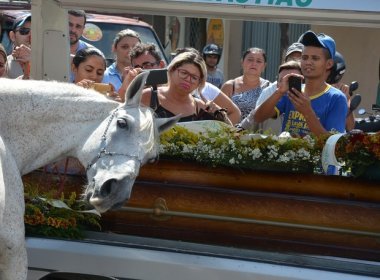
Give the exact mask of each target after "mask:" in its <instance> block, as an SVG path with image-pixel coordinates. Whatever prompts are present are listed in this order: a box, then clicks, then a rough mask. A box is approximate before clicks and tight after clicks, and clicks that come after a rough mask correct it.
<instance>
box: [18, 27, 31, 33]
mask: <svg viewBox="0 0 380 280" xmlns="http://www.w3.org/2000/svg"><path fill="white" fill-rule="evenodd" d="M17 31H18V32H19V33H20V34H21V35H28V34H29V33H30V28H27V27H21V28H19V29H16V32H17Z"/></svg>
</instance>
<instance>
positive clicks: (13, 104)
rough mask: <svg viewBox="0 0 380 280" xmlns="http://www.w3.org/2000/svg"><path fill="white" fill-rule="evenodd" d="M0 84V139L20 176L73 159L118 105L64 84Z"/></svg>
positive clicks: (98, 95)
mask: <svg viewBox="0 0 380 280" xmlns="http://www.w3.org/2000/svg"><path fill="white" fill-rule="evenodd" d="M0 84H1V85H2V87H1V89H0V98H1V102H0V117H1V123H0V134H1V135H2V136H3V138H4V140H5V142H6V143H7V146H8V147H9V148H10V150H11V152H12V154H13V155H14V157H15V159H16V162H17V165H18V167H19V170H20V172H21V173H22V174H25V173H27V172H29V171H32V170H34V169H36V168H38V167H40V166H43V165H45V164H47V163H49V162H51V161H54V160H57V159H59V158H61V157H64V156H67V155H70V156H75V150H76V148H77V147H78V146H80V145H82V143H83V142H84V141H85V140H86V138H87V137H88V136H89V135H90V134H91V132H92V131H93V130H94V129H95V128H96V127H97V126H99V124H100V123H101V122H102V121H103V120H104V119H105V118H106V117H107V116H108V115H109V114H110V111H112V110H113V109H114V108H116V107H117V106H118V103H116V102H113V101H110V100H108V99H106V98H104V97H103V96H101V95H100V94H96V93H93V92H92V91H89V90H86V89H83V88H79V87H77V86H75V85H72V84H68V83H58V82H45V81H27V82H21V81H16V82H14V81H13V80H9V81H5V82H4V80H0ZM3 85H4V86H3Z"/></svg>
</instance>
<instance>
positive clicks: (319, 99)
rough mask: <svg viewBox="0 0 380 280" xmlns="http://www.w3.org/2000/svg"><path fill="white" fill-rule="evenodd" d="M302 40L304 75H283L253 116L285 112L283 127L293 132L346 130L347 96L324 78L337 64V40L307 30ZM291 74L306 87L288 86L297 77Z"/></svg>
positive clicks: (272, 115)
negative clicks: (270, 94)
mask: <svg viewBox="0 0 380 280" xmlns="http://www.w3.org/2000/svg"><path fill="white" fill-rule="evenodd" d="M299 42H300V43H302V44H303V45H304V49H303V52H302V56H301V69H302V74H303V76H302V75H297V74H288V75H286V76H285V77H283V78H282V79H281V81H279V83H278V87H277V90H276V92H275V93H274V94H273V95H272V96H271V97H269V98H268V99H267V100H266V101H265V102H264V103H263V104H261V105H260V106H259V107H257V108H256V111H255V115H254V120H255V121H256V122H263V121H264V120H266V119H268V118H271V117H274V118H276V117H278V116H279V115H281V114H283V115H284V121H283V123H282V131H288V132H289V133H290V134H292V135H294V136H304V135H307V134H310V133H311V134H314V135H316V136H319V135H321V134H326V133H328V132H330V131H338V132H344V131H345V122H346V114H347V99H346V97H345V95H344V94H343V93H342V92H341V91H340V90H339V89H336V88H334V87H332V86H330V85H329V84H327V83H326V81H325V78H326V71H327V70H328V69H330V68H331V67H332V66H333V64H334V60H333V59H334V56H335V41H334V40H333V39H332V38H331V37H329V36H327V35H325V34H318V35H316V34H315V33H314V32H312V31H307V32H305V33H304V34H303V35H302V36H301V38H300V40H299ZM290 77H296V78H295V79H297V78H298V83H296V84H298V85H299V84H300V82H301V81H300V80H304V81H305V86H304V87H303V89H302V90H301V89H300V88H298V89H296V88H295V87H294V86H293V85H291V86H289V81H290V80H292V79H293V80H294V78H290ZM295 82H297V80H295ZM296 84H295V85H296Z"/></svg>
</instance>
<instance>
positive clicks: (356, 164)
mask: <svg viewBox="0 0 380 280" xmlns="http://www.w3.org/2000/svg"><path fill="white" fill-rule="evenodd" d="M338 144H339V145H337V148H336V150H335V153H336V156H337V158H338V160H340V161H341V162H344V163H345V164H344V166H343V167H342V169H343V170H344V171H349V172H351V173H352V175H353V176H355V177H359V176H362V175H365V176H366V177H370V179H376V180H380V132H377V133H363V132H360V131H358V132H356V133H350V134H346V135H344V136H343V137H342V138H341V139H340V140H339V142H338ZM372 171H373V172H372ZM369 172H372V174H369Z"/></svg>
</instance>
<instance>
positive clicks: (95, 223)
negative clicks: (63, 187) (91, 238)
mask: <svg viewBox="0 0 380 280" xmlns="http://www.w3.org/2000/svg"><path fill="white" fill-rule="evenodd" d="M39 192H40V191H39V189H38V187H36V186H31V185H28V184H26V185H25V193H24V197H25V215H24V223H25V231H26V234H27V235H29V236H32V235H33V236H36V235H37V236H50V237H62V238H69V239H81V238H83V237H84V230H86V229H92V230H94V229H100V224H99V221H100V217H99V216H98V215H96V214H93V213H91V212H90V211H87V210H88V209H87V204H85V202H84V201H81V200H77V199H76V193H75V192H72V193H71V194H70V196H69V197H68V198H65V195H64V193H62V194H61V196H60V198H58V199H53V193H52V192H51V193H48V192H44V193H43V195H40V194H39Z"/></svg>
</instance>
